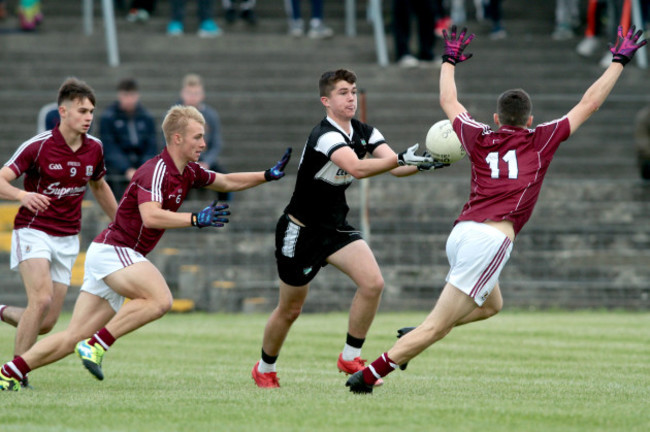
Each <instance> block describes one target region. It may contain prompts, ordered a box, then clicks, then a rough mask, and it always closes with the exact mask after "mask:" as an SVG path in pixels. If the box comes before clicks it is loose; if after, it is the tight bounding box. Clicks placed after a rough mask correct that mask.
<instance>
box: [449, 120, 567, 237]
mask: <svg viewBox="0 0 650 432" xmlns="http://www.w3.org/2000/svg"><path fill="white" fill-rule="evenodd" d="M453 126H454V131H456V134H457V135H458V138H460V142H461V143H462V144H463V147H465V150H466V151H467V155H468V156H469V159H470V162H471V165H472V178H471V191H470V195H469V200H468V201H467V203H466V204H465V206H464V207H463V211H462V212H461V214H460V216H459V217H458V219H457V220H456V222H459V221H466V220H471V221H475V222H483V221H485V220H487V219H490V220H493V221H501V220H504V219H505V220H509V221H511V222H512V223H513V225H514V230H515V234H517V233H519V231H520V230H521V229H522V228H523V226H524V224H525V223H526V222H527V221H528V219H529V218H530V216H531V215H532V213H533V208H534V207H535V203H536V202H537V198H538V197H539V192H540V190H541V188H542V181H543V180H544V176H545V175H546V172H547V170H548V167H549V164H550V163H551V160H552V159H553V155H554V154H555V151H556V150H557V149H558V147H559V145H560V143H561V142H562V141H564V140H566V139H567V138H568V137H569V135H570V133H571V128H570V126H569V120H568V119H567V118H566V116H565V117H562V118H560V119H557V120H553V121H551V122H548V123H543V124H540V125H537V126H536V127H535V129H526V128H517V127H512V126H502V127H500V128H499V130H497V131H496V132H495V131H493V130H492V129H491V128H490V126H488V125H486V124H483V123H480V122H477V121H476V120H474V119H473V118H472V117H471V116H470V115H469V113H467V112H465V113H462V114H460V115H458V116H457V117H456V118H455V119H454V124H453Z"/></svg>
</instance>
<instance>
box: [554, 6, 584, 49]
mask: <svg viewBox="0 0 650 432" xmlns="http://www.w3.org/2000/svg"><path fill="white" fill-rule="evenodd" d="M579 3H580V1H579V0H556V1H555V30H553V33H552V34H551V37H552V38H553V40H557V41H560V40H567V39H572V38H573V36H575V35H574V34H573V29H574V28H576V27H578V26H579V25H580V12H579V11H578V7H579Z"/></svg>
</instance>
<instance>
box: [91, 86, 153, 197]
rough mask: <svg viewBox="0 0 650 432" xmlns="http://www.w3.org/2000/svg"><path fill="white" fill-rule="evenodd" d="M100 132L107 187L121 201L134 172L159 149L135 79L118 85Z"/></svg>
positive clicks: (104, 114) (101, 121)
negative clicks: (115, 98)
mask: <svg viewBox="0 0 650 432" xmlns="http://www.w3.org/2000/svg"><path fill="white" fill-rule="evenodd" d="M99 130H100V139H101V141H102V143H103V144H104V158H105V163H106V169H107V172H108V175H107V180H108V184H109V185H110V186H111V189H113V192H114V193H115V196H116V197H117V198H118V200H119V199H120V198H121V196H122V194H123V193H124V190H125V189H126V186H127V185H128V184H129V182H130V181H131V177H133V174H134V173H135V170H136V169H138V168H139V167H140V165H142V164H143V163H144V162H145V161H147V160H149V159H151V158H152V157H154V156H155V155H156V154H157V153H158V149H159V146H158V141H157V138H156V122H155V121H154V118H153V116H152V115H151V113H149V111H148V110H147V109H146V108H145V107H144V106H143V105H142V103H141V102H140V93H139V91H138V84H137V82H136V81H135V80H134V79H132V78H127V79H123V80H122V81H120V82H119V84H118V86H117V100H116V101H115V102H113V103H112V104H111V105H109V106H108V108H106V110H105V111H104V112H103V113H102V116H101V119H100V125H99Z"/></svg>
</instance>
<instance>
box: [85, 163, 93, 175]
mask: <svg viewBox="0 0 650 432" xmlns="http://www.w3.org/2000/svg"><path fill="white" fill-rule="evenodd" d="M86 175H87V176H88V177H91V176H92V175H93V166H92V165H86Z"/></svg>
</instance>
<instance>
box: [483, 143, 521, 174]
mask: <svg viewBox="0 0 650 432" xmlns="http://www.w3.org/2000/svg"><path fill="white" fill-rule="evenodd" d="M502 159H503V160H504V162H506V163H507V164H508V178H509V179H516V178H517V177H518V176H519V166H518V165H517V151H516V150H508V151H507V152H506V154H505V155H504V156H503V158H502ZM485 161H486V162H487V163H488V165H489V166H490V170H491V171H492V175H491V177H492V178H499V152H490V153H488V155H487V157H486V158H485Z"/></svg>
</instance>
